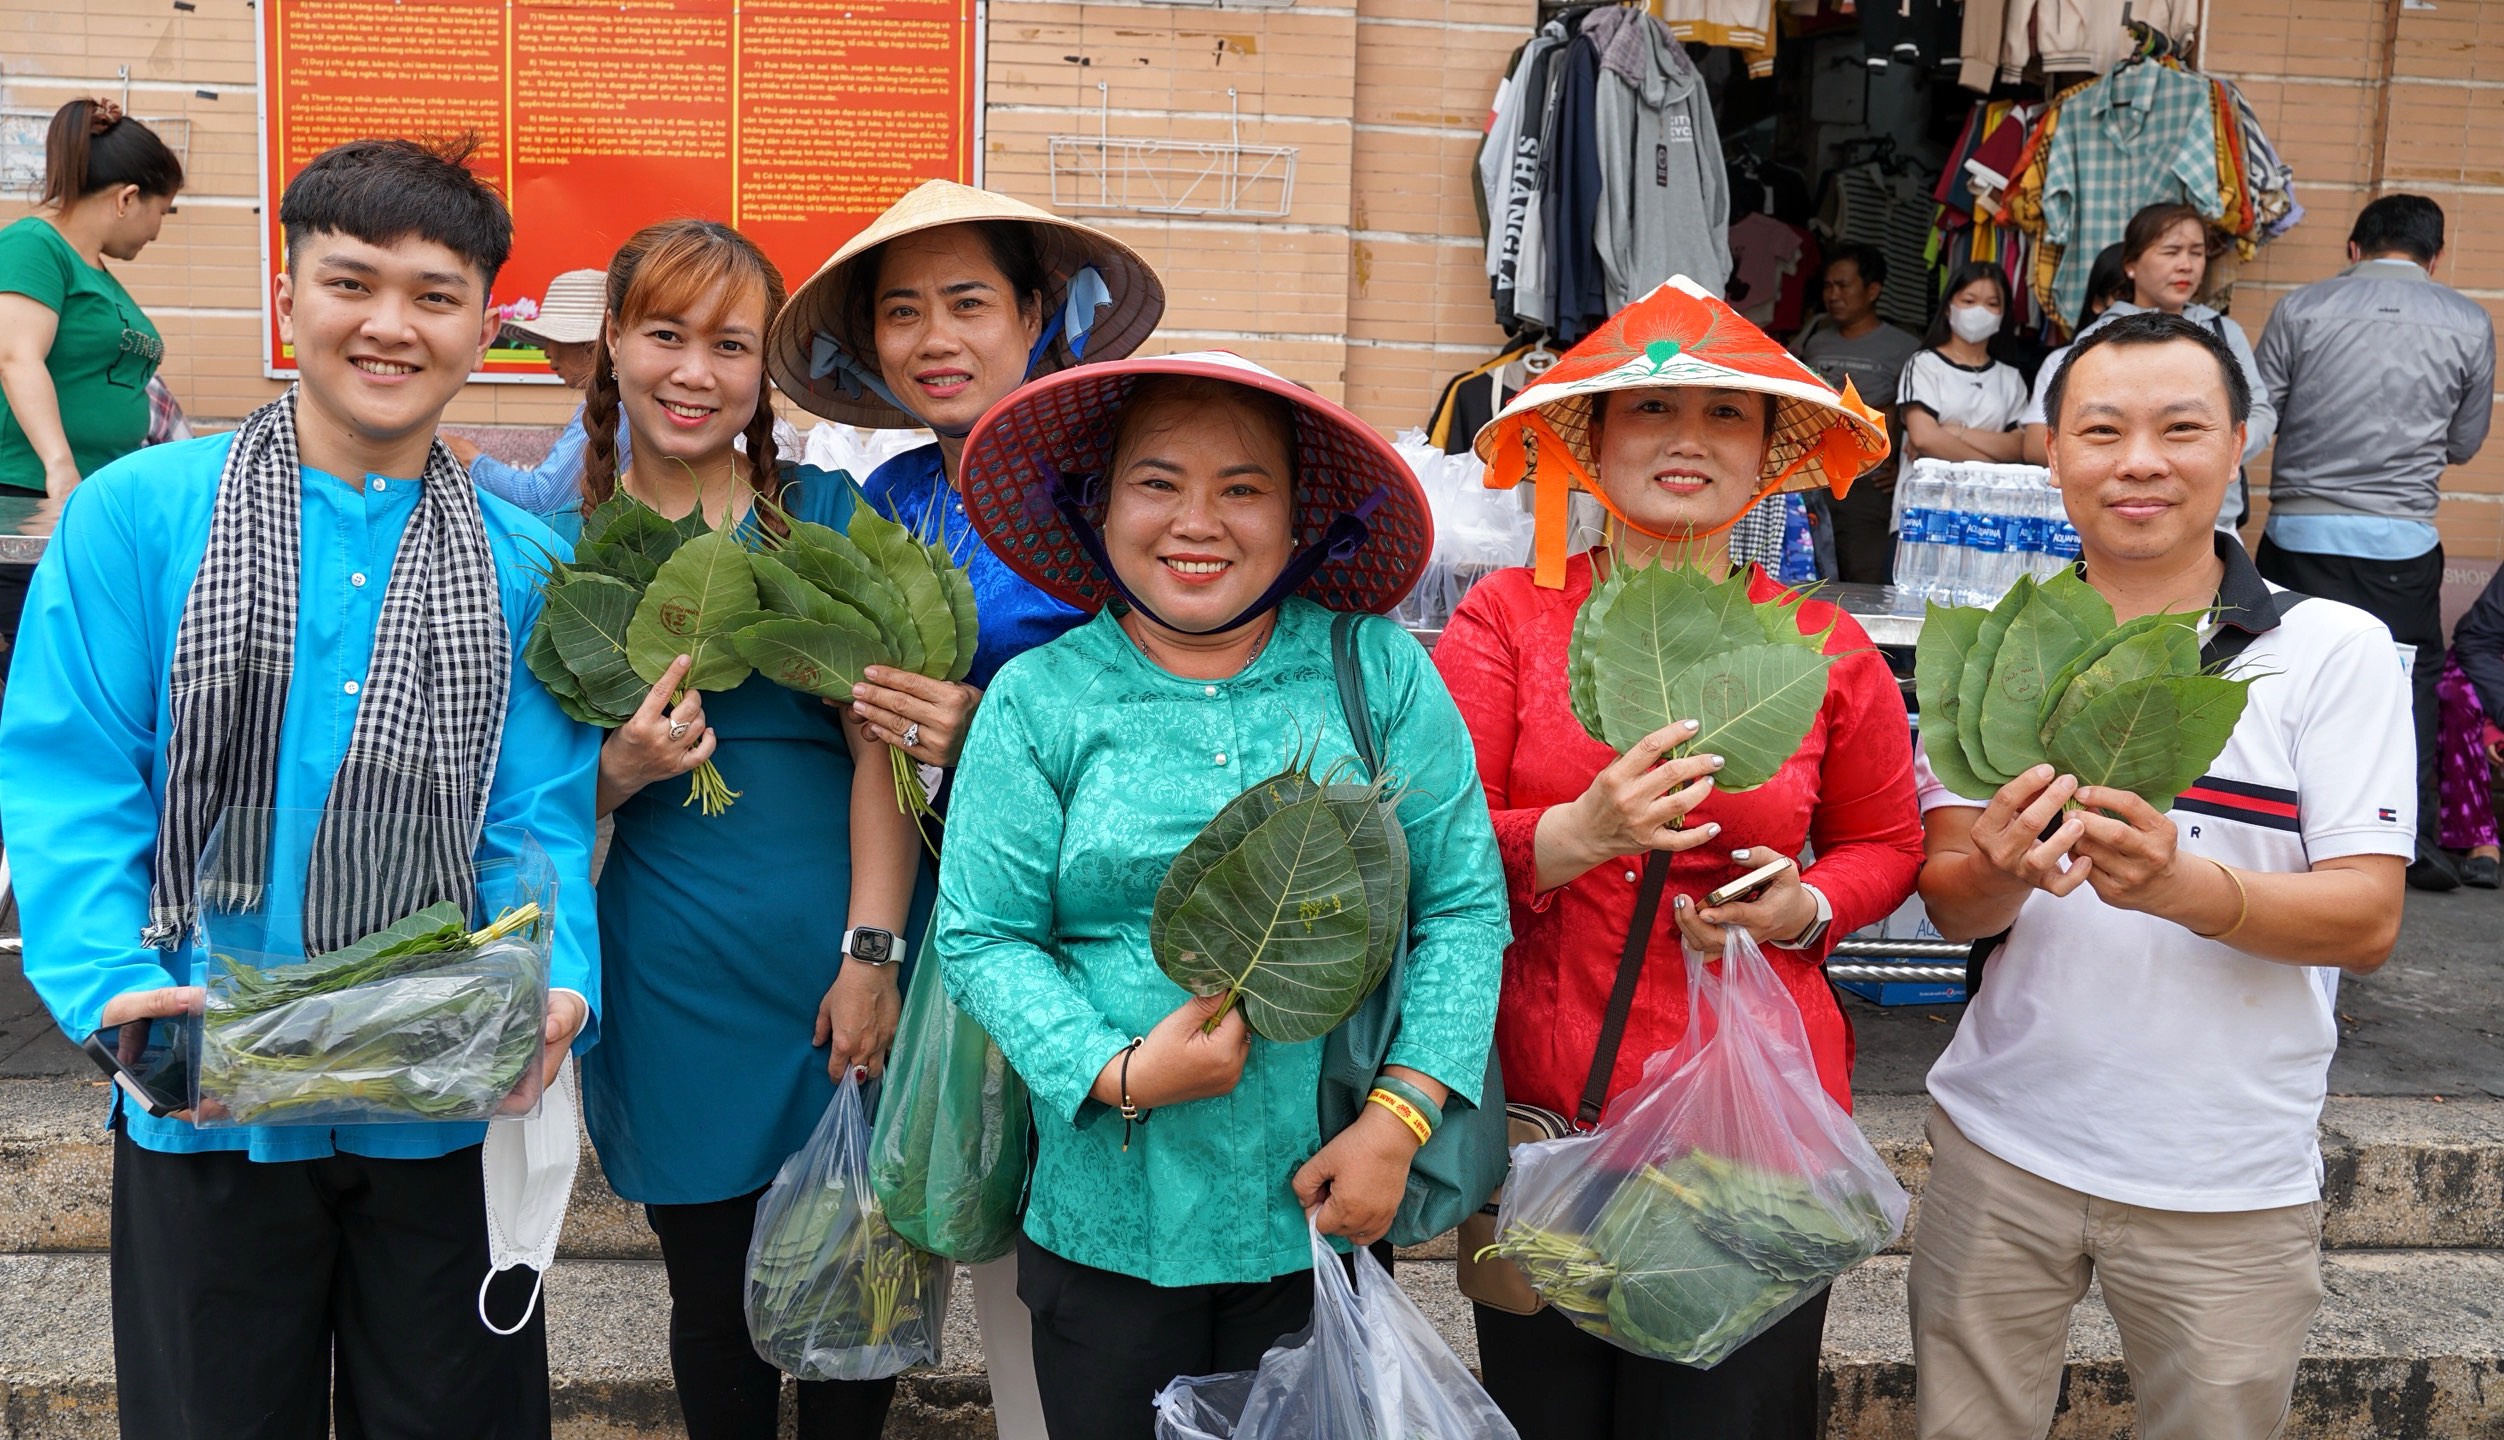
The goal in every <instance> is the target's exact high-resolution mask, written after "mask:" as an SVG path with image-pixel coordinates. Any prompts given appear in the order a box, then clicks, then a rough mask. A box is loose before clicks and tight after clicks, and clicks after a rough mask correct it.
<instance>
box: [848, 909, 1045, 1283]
mask: <svg viewBox="0 0 2504 1440" xmlns="http://www.w3.org/2000/svg"><path fill="white" fill-rule="evenodd" d="M1033 1129H1034V1118H1033V1113H1032V1111H1031V1110H1030V1109H1029V1107H1028V1105H1027V1100H1026V1082H1025V1081H1023V1080H1021V1079H1019V1078H1018V1076H1017V1072H1016V1071H1015V1070H1012V1069H1010V1068H1009V1062H1008V1057H1006V1056H1004V1055H1002V1054H1001V1053H1000V1047H999V1046H998V1045H997V1044H994V1043H993V1042H992V1039H991V1036H990V1034H989V1033H988V1032H986V1031H985V1030H984V1029H983V1028H982V1026H981V1025H979V1024H977V1023H975V1021H974V1018H973V1017H972V1016H970V1015H967V1014H966V1013H965V1012H964V1011H962V1010H959V1009H958V1008H956V1005H955V1003H954V1002H953V1001H951V1000H950V999H949V998H948V992H947V989H946V987H945V986H943V985H942V984H941V983H940V977H939V956H938V951H937V950H936V948H935V947H934V946H933V945H932V944H931V938H930V935H929V933H928V932H927V931H925V933H924V936H923V940H922V953H921V958H920V960H919V961H918V962H916V964H915V966H914V970H913V979H912V984H911V988H910V989H909V991H908V992H907V993H906V995H905V997H904V1018H903V1020H902V1022H901V1023H900V1024H899V1025H898V1027H897V1029H896V1043H895V1047H894V1051H893V1058H892V1060H891V1061H890V1063H889V1065H888V1068H887V1080H886V1084H885V1085H884V1086H883V1087H882V1088H881V1090H880V1092H879V1098H878V1122H877V1125H876V1126H875V1127H874V1128H873V1129H872V1131H871V1133H870V1144H869V1181H870V1186H871V1188H872V1189H874V1190H876V1191H877V1192H878V1199H879V1203H880V1204H882V1205H883V1206H885V1207H886V1212H887V1219H888V1221H889V1223H891V1224H892V1225H894V1226H895V1228H896V1231H897V1233H899V1234H901V1235H902V1236H904V1238H906V1239H907V1240H910V1241H912V1242H913V1243H914V1244H916V1245H919V1246H920V1247H922V1248H923V1249H925V1250H929V1251H932V1252H934V1253H936V1254H939V1255H944V1256H946V1257H947V1258H948V1259H951V1260H956V1261H961V1262H963V1263H965V1264H968V1265H979V1264H981V1263H982V1262H984V1261H986V1260H997V1259H998V1258H1000V1257H1001V1256H1003V1255H1005V1254H1007V1253H1009V1251H1010V1249H1011V1248H1013V1247H1014V1246H1015V1245H1016V1243H1017V1229H1018V1220H1019V1214H1020V1210H1021V1206H1020V1204H1019V1202H1020V1201H1022V1200H1023V1199H1024V1198H1025V1193H1026V1142H1027V1140H1028V1138H1029V1137H1030V1136H1031V1135H1032V1133H1033Z"/></svg>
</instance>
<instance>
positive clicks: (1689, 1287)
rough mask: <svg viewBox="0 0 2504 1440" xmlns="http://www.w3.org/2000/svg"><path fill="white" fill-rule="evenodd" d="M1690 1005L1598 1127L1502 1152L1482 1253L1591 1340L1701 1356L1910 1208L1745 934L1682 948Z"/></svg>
mask: <svg viewBox="0 0 2504 1440" xmlns="http://www.w3.org/2000/svg"><path fill="white" fill-rule="evenodd" d="M1687 1000H1688V1011H1687V1013H1688V1015H1689V1016H1690V1019H1689V1022H1688V1026H1687V1034H1686V1036H1685V1037H1684V1038H1683V1039H1681V1040H1680V1041H1679V1043H1678V1044H1677V1045H1675V1046H1673V1047H1671V1048H1670V1049H1668V1050H1666V1051H1663V1052H1662V1053H1661V1054H1659V1055H1656V1056H1654V1057H1652V1059H1651V1060H1650V1061H1649V1062H1648V1063H1647V1064H1646V1065H1645V1066H1644V1069H1643V1078H1642V1079H1641V1080H1640V1081H1638V1082H1637V1083H1636V1084H1635V1086H1634V1088H1632V1089H1631V1090H1629V1091H1627V1092H1626V1093H1625V1094H1624V1095H1622V1096H1620V1097H1619V1099H1618V1101H1617V1103H1616V1104H1615V1105H1614V1106H1613V1107H1612V1108H1611V1110H1610V1112H1609V1113H1608V1114H1607V1115H1606V1116H1604V1117H1603V1118H1602V1120H1601V1122H1600V1126H1599V1128H1598V1129H1596V1130H1594V1131H1592V1132H1591V1133H1590V1134H1587V1135H1573V1136H1568V1137H1566V1138H1564V1139H1561V1140H1548V1141H1541V1142H1539V1143H1536V1144H1531V1145H1523V1146H1519V1147H1517V1148H1516V1149H1515V1150H1514V1151H1513V1173H1512V1177H1511V1179H1509V1180H1508V1181H1507V1182H1506V1183H1505V1189H1504V1202H1503V1206H1502V1209H1501V1211H1500V1213H1499V1215H1498V1217H1497V1221H1496V1242H1495V1244H1494V1246H1492V1247H1491V1248H1492V1249H1493V1250H1494V1251H1495V1252H1496V1253H1498V1254H1501V1255H1504V1256H1506V1257H1507V1258H1509V1259H1511V1260H1513V1261H1514V1262H1515V1263H1516V1264H1518V1265H1520V1266H1521V1268H1522V1270H1523V1272H1524V1273H1525V1274H1527V1275H1528V1276H1529V1278H1530V1283H1531V1285H1532V1286H1533V1287H1534V1288H1536V1289H1537V1290H1538V1292H1539V1294H1540V1295H1541V1296H1542V1297H1543V1298H1544V1299H1546V1300H1547V1301H1548V1303H1549V1304H1551V1305H1554V1306H1555V1307H1556V1308H1557V1309H1559V1310H1561V1311H1563V1312H1564V1314H1565V1316H1566V1318H1568V1319H1570V1320H1571V1321H1573V1323H1574V1324H1576V1325H1577V1326H1580V1327H1581V1328H1582V1329H1584V1330H1586V1331H1589V1332H1590V1333H1591V1334H1594V1335H1597V1336H1599V1337H1601V1338H1602V1339H1604V1340H1607V1341H1610V1342H1611V1343H1613V1344H1615V1345H1617V1346H1619V1347H1620V1348H1622V1349H1625V1350H1630V1351H1632V1352H1634V1353H1635V1354H1638V1355H1648V1356H1650V1357H1652V1358H1654V1359H1657V1360H1672V1361H1676V1362H1677V1363H1679V1364H1682V1365H1695V1366H1704V1367H1709V1366H1712V1365H1715V1364H1718V1363H1720V1362H1721V1361H1722V1360H1724V1359H1726V1358H1728V1357H1729V1355H1730V1354H1731V1352H1732V1351H1735V1350H1737V1349H1738V1348H1739V1347H1740V1346H1742V1345H1744V1344H1746V1343H1747V1342H1748V1341H1750V1340H1753V1339H1755V1338H1756V1337H1757V1336H1758V1335H1761V1334H1763V1333H1764V1332H1765V1330H1766V1329H1767V1328H1768V1327H1769V1326H1771V1325H1772V1324H1773V1323H1774V1322H1775V1321H1777V1320H1780V1319H1781V1318H1782V1317H1783V1316H1785V1315H1787V1314H1789V1313H1790V1312H1791V1311H1792V1310H1793V1309H1794V1308H1795V1307H1797V1306H1798V1305H1799V1304H1800V1303H1801V1302H1802V1301H1804V1300H1807V1299H1808V1298H1809V1297H1810V1296H1812V1295H1814V1294H1816V1293H1817V1292H1818V1291H1819V1290H1821V1289H1823V1288H1824V1287H1825V1286H1827V1285H1828V1284H1831V1283H1832V1282H1833V1280H1834V1278H1835V1277H1836V1276H1837V1275H1840V1274H1842V1273H1843V1272H1844V1271H1846V1270H1848V1269H1850V1268H1852V1267H1853V1266H1854V1265H1857V1264H1859V1263H1860V1262H1861V1261H1863V1260H1866V1259H1868V1258H1869V1257H1870V1256H1872V1255H1874V1254H1876V1253H1878V1251H1880V1250H1882V1249H1884V1248H1885V1247H1886V1246H1887V1244H1888V1243H1889V1242H1890V1241H1892V1240H1894V1239H1895V1237H1896V1235H1897V1234H1898V1233H1900V1232H1901V1231H1902V1229H1903V1227H1904V1213H1905V1210H1906V1208H1907V1206H1908V1205H1909V1204H1910V1201H1909V1199H1908V1197H1907V1196H1906V1195H1905V1193H1904V1187H1903V1186H1902V1185H1900V1184H1898V1183H1897V1182H1896V1179H1895V1176H1894V1174H1893V1173H1892V1172H1890V1171H1889V1170H1888V1169H1887V1166H1886V1162H1884V1161H1883V1160H1881V1159H1879V1158H1878V1152H1877V1151H1875V1150H1873V1149H1871V1148H1870V1145H1869V1142H1868V1140H1866V1139H1864V1138H1863V1137H1862V1135H1861V1132H1860V1129H1859V1127H1858V1126H1856V1125H1854V1124H1853V1123H1852V1118H1851V1117H1850V1116H1849V1115H1847V1114H1845V1113H1844V1112H1843V1109H1842V1107H1841V1106H1839V1105H1837V1104H1835V1102H1834V1101H1833V1099H1832V1098H1830V1097H1829V1096H1828V1095H1827V1094H1826V1092H1825V1090H1824V1089H1823V1088H1822V1087H1821V1086H1820V1085H1819V1084H1818V1081H1817V1067H1816V1064H1815V1062H1814V1061H1813V1060H1812V1059H1811V1058H1810V1054H1809V1048H1808V1032H1807V1028H1806V1027H1805V1026H1804V1025H1803V1024H1802V1023H1801V1021H1800V1012H1799V1009H1798V1007H1797V1006H1796V1005H1795V1004H1794V1003H1793V1001H1792V998H1791V993H1790V991H1789V990H1788V989H1787V988H1785V986H1784V985H1783V983H1782V980H1781V978H1780V977H1779V976H1777V975H1776V974H1775V973H1774V970H1773V967H1772V966H1771V965H1770V964H1768V963H1767V961H1766V959H1765V956H1764V954H1763V953H1762V952H1761V951H1759V950H1758V949H1757V948H1756V943H1755V942H1754V941H1753V940H1751V939H1749V938H1748V935H1747V933H1746V932H1745V931H1743V930H1738V929H1733V930H1732V931H1730V939H1729V942H1728V944H1727V946H1726V947H1725V949H1724V950H1723V953H1722V959H1721V962H1720V964H1719V965H1718V966H1712V965H1708V964H1706V963H1705V962H1704V960H1703V959H1702V958H1701V957H1700V956H1697V955H1695V954H1692V953H1690V954H1689V955H1688V956H1687Z"/></svg>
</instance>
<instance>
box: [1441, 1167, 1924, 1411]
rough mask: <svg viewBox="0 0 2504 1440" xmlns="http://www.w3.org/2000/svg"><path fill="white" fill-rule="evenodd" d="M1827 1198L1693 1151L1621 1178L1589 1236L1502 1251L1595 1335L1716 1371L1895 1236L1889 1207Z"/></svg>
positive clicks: (1873, 1200)
mask: <svg viewBox="0 0 2504 1440" xmlns="http://www.w3.org/2000/svg"><path fill="white" fill-rule="evenodd" d="M1828 1188H1829V1189H1834V1190H1837V1191H1839V1193H1836V1194H1832V1195H1829V1194H1825V1193H1821V1191H1820V1189H1819V1187H1817V1186H1815V1185H1814V1184H1812V1183H1811V1182H1810V1181H1809V1180H1807V1179H1805V1178H1802V1177H1799V1176H1795V1175H1786V1174H1781V1173H1778V1172H1775V1171H1771V1170H1765V1169H1761V1168H1759V1167H1757V1166H1753V1165H1749V1164H1746V1163H1744V1162H1741V1161H1737V1160H1733V1159H1729V1158H1726V1157H1723V1156H1718V1155H1714V1154H1711V1153H1709V1152H1706V1151H1702V1150H1690V1151H1688V1152H1687V1153H1686V1154H1685V1155H1682V1156H1680V1157H1679V1158H1678V1159H1676V1160H1673V1161H1671V1162H1669V1163H1667V1164H1665V1165H1646V1166H1643V1167H1641V1168H1640V1169H1638V1170H1636V1171H1634V1172H1633V1173H1631V1174H1628V1175H1625V1176H1624V1177H1622V1178H1621V1179H1620V1180H1619V1181H1618V1182H1617V1184H1616V1185H1615V1186H1614V1187H1613V1188H1612V1189H1611V1190H1610V1192H1609V1194H1608V1197H1607V1199H1606V1200H1605V1201H1604V1202H1602V1203H1601V1204H1600V1205H1599V1206H1598V1208H1597V1210H1596V1212H1595V1213H1594V1215H1593V1218H1592V1222H1591V1224H1590V1226H1589V1227H1588V1228H1587V1229H1586V1230H1584V1231H1583V1232H1582V1233H1580V1234H1567V1233H1561V1232H1557V1231H1552V1230H1546V1229H1541V1228H1538V1227H1533V1226H1526V1225H1522V1224H1519V1223H1515V1224H1511V1225H1508V1226H1507V1227H1506V1228H1505V1230H1504V1231H1503V1232H1502V1233H1501V1234H1500V1235H1499V1236H1498V1237H1497V1239H1496V1243H1495V1244H1494V1245H1493V1246H1491V1247H1489V1251H1490V1252H1491V1253H1495V1254H1501V1255H1504V1256H1506V1257H1508V1258H1510V1259H1512V1260H1513V1261H1514V1262H1515V1263H1516V1264H1519V1265H1520V1266H1521V1267H1522V1268H1523V1270H1524V1272H1525V1273H1526V1274H1527V1275H1528V1276H1529V1277H1530V1281H1531V1284H1532V1285H1533V1287H1534V1288H1536V1289H1537V1290H1538V1291H1539V1293H1540V1295H1541V1296H1543V1297H1544V1298H1546V1299H1547V1300H1548V1301H1549V1302H1550V1303H1551V1304H1554V1305H1555V1306H1557V1307H1558V1308H1559V1309H1560V1310H1563V1311H1564V1312H1565V1314H1566V1315H1567V1317H1568V1318H1570V1319H1571V1320H1572V1321H1573V1322H1574V1323H1575V1324H1576V1325H1579V1326H1581V1327H1582V1328H1583V1329H1585V1330H1589V1331H1591V1332H1592V1333H1594V1334H1599V1335H1604V1336H1607V1337H1609V1338H1611V1339H1613V1340H1615V1341H1617V1342H1618V1343H1619V1344H1622V1345H1624V1346H1626V1347H1627V1348H1629V1349H1632V1350H1635V1351H1637V1352H1639V1353H1641V1354H1645V1355H1649V1356H1652V1357H1654V1358H1655V1359H1661V1360H1670V1361H1674V1362H1676V1363H1678V1364H1681V1365H1698V1366H1709V1365H1713V1364H1716V1363H1718V1362H1719V1361H1721V1360H1722V1359H1724V1358H1726V1357H1727V1356H1728V1355H1729V1354H1730V1353H1731V1352H1732V1351H1734V1350H1736V1349H1738V1348H1739V1347H1740V1346H1741V1345H1744V1344H1746V1343H1747V1342H1748V1341H1749V1340H1751V1339H1753V1338H1754V1337H1755V1336H1756V1335H1757V1334H1758V1333H1759V1332H1760V1331H1762V1330H1763V1329H1764V1328H1765V1327H1766V1326H1767V1325H1770V1324H1771V1323H1773V1322H1774V1321H1775V1320H1776V1319H1779V1318H1780V1317H1781V1316H1782V1315H1783V1314H1785V1313H1786V1312H1788V1311H1789V1310H1790V1309H1791V1307H1792V1306H1793V1305H1795V1304H1797V1303H1798V1302H1799V1301H1800V1300H1801V1299H1803V1298H1804V1297H1806V1296H1807V1295H1809V1294H1811V1293H1813V1292H1814V1291H1815V1290H1816V1289H1817V1288H1818V1287H1820V1286H1822V1285H1825V1284H1828V1283H1829V1282H1831V1281H1832V1280H1833V1279H1834V1277H1835V1276H1837V1275H1840V1274H1842V1273H1843V1272H1844V1271H1845V1270H1848V1269H1850V1268H1851V1267H1852V1266H1854V1265H1857V1264H1859V1263H1860V1262H1861V1261H1863V1260H1866V1259H1868V1258H1869V1257H1870V1256H1872V1255H1874V1254H1876V1253H1877V1252H1878V1251H1879V1249H1880V1248H1882V1247H1883V1246H1885V1244H1886V1243H1887V1241H1888V1240H1889V1239H1890V1238H1892V1236H1893V1235H1894V1233H1895V1226H1894V1223H1893V1221H1892V1220H1891V1219H1890V1218H1889V1216H1888V1215H1887V1213H1886V1211H1885V1209H1884V1208H1883V1207H1882V1206H1880V1205H1879V1203H1878V1200H1877V1197H1875V1196H1870V1195H1864V1194H1860V1193H1858V1192H1857V1191H1856V1190H1854V1189H1853V1188H1852V1187H1849V1186H1843V1187H1828Z"/></svg>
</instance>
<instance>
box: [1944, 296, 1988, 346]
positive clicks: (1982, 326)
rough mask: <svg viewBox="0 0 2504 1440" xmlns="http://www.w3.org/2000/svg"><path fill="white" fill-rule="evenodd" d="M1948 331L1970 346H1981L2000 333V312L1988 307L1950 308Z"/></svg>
mask: <svg viewBox="0 0 2504 1440" xmlns="http://www.w3.org/2000/svg"><path fill="white" fill-rule="evenodd" d="M1948 329H1950V330H1951V331H1954V332H1955V334H1956V338H1957V339H1959V340H1962V341H1964V342H1965V343H1966V344H1968V345H1979V344H1981V343H1982V342H1983V341H1985V340H1988V339H1990V338H1991V337H1992V336H1994V335H1997V334H1999V333H2000V312H1999V311H1997V310H1994V309H1992V308H1991V307H1990V306H1988V305H1953V306H1950V307H1949V308H1948Z"/></svg>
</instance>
